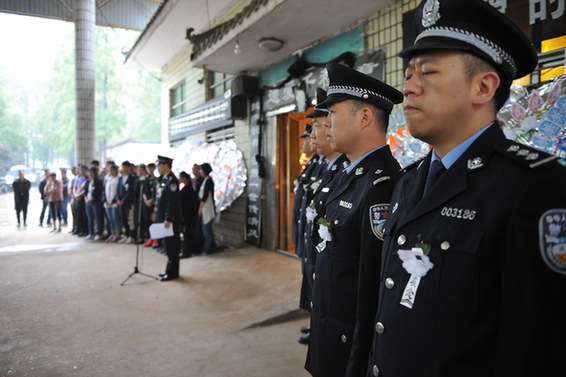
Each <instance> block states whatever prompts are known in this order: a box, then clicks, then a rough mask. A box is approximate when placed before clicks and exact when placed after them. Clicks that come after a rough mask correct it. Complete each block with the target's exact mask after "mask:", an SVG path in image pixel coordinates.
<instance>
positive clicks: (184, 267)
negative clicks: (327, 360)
mask: <svg viewBox="0 0 566 377" xmlns="http://www.w3.org/2000/svg"><path fill="white" fill-rule="evenodd" d="M33 189H35V190H37V189H36V188H35V187H34V188H32V190H33ZM39 206H40V203H39V198H38V196H37V195H35V194H34V195H33V196H32V203H31V206H30V218H29V221H28V222H29V226H28V227H27V228H26V229H18V228H17V227H16V226H15V224H16V221H15V215H14V211H13V199H12V194H11V193H9V194H2V195H0V276H1V280H0V376H41V377H51V376H53V377H62V376H105V377H108V376H119V377H130V376H132V377H134V376H135V377H140V376H141V377H145V376H147V377H153V376H163V377H165V376H191V377H192V376H204V377H217V376H218V377H220V376H223V377H224V376H236V377H239V376H242V377H243V376H246V377H253V376H258V377H260V376H261V377H279V376H281V377H283V376H285V377H305V376H308V375H309V374H308V373H307V372H305V371H304V369H303V364H304V359H305V355H306V349H307V348H306V347H305V346H302V345H300V344H298V343H297V339H298V337H299V336H300V333H299V327H300V326H302V325H305V324H307V323H308V317H307V316H306V314H305V313H304V312H303V311H300V310H298V309H297V303H298V293H299V288H300V264H299V261H298V260H297V259H295V258H291V257H287V256H284V255H281V254H278V253H274V252H269V251H265V250H261V249H255V248H243V249H238V250H228V251H226V252H223V253H220V254H216V255H212V256H199V257H193V258H190V259H183V260H182V261H181V276H182V277H181V278H180V279H178V280H175V281H170V282H161V281H156V280H155V279H153V278H150V277H147V276H144V275H142V274H134V275H133V276H132V277H131V278H130V279H128V280H127V281H126V283H125V284H124V285H123V286H121V285H120V284H121V283H122V282H123V281H124V280H125V279H126V278H127V277H128V276H129V275H130V274H131V273H132V272H134V265H135V260H136V254H137V251H136V250H137V247H136V246H135V245H121V244H106V243H104V242H93V241H83V240H80V239H78V238H77V237H76V236H71V235H70V234H68V230H67V229H65V230H64V231H63V232H62V233H59V234H51V233H49V232H48V229H46V228H39V227H38V221H37V219H38V212H39ZM139 256H140V264H139V266H140V271H141V272H143V273H147V274H149V275H153V276H156V275H157V274H158V273H160V272H162V271H163V269H164V266H165V263H166V257H165V256H163V255H161V254H159V253H157V252H155V251H153V250H152V249H150V248H143V246H140V247H139Z"/></svg>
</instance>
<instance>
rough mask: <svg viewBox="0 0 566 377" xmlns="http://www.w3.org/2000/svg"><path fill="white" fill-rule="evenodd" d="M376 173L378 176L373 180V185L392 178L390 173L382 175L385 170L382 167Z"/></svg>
mask: <svg viewBox="0 0 566 377" xmlns="http://www.w3.org/2000/svg"><path fill="white" fill-rule="evenodd" d="M374 174H375V175H377V176H378V178H377V179H375V180H374V181H373V185H374V186H375V185H377V184H378V183H381V182H385V181H390V180H391V176H389V175H383V176H381V175H382V174H383V170H382V169H377V170H376V171H375V173H374ZM374 178H375V177H374Z"/></svg>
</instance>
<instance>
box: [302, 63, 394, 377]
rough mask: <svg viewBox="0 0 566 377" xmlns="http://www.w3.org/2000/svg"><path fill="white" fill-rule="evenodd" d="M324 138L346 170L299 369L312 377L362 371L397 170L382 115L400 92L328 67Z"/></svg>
mask: <svg viewBox="0 0 566 377" xmlns="http://www.w3.org/2000/svg"><path fill="white" fill-rule="evenodd" d="M326 67H327V70H328V76H329V78H330V86H329V88H328V97H327V99H326V100H325V101H323V102H322V103H321V104H320V105H318V106H326V107H327V108H328V110H329V117H330V127H329V128H328V131H327V137H328V140H329V141H330V145H331V147H332V149H334V150H335V151H338V152H340V153H344V154H345V155H346V156H347V157H348V159H349V160H350V161H351V164H350V165H349V167H348V168H347V170H346V171H344V172H343V173H341V174H340V177H339V178H338V179H339V182H338V184H337V185H336V186H335V187H334V189H333V190H332V191H331V192H330V193H329V195H328V198H327V199H326V213H325V215H324V217H322V218H321V219H319V220H318V223H319V224H320V225H319V234H320V240H321V241H320V243H319V244H317V246H316V248H317V251H318V255H317V259H316V266H315V272H314V275H313V281H314V282H313V291H312V296H313V297H312V303H311V308H312V311H311V336H310V344H309V350H308V354H307V361H306V365H305V368H306V369H307V370H308V371H309V372H310V373H311V374H312V375H313V376H315V377H333V376H336V377H344V376H360V375H363V374H365V371H366V370H367V360H368V355H369V350H370V347H371V340H372V335H371V328H372V326H373V319H374V315H375V311H376V305H377V297H378V292H377V284H378V281H379V270H380V259H381V246H382V240H383V226H384V223H385V220H386V219H387V216H388V213H389V201H390V198H391V193H392V192H393V186H394V185H395V182H396V181H397V179H398V177H399V174H400V167H399V165H398V163H397V161H395V159H394V158H393V156H392V155H391V151H390V150H389V147H388V146H387V145H386V136H385V135H386V130H387V124H388V120H389V114H390V113H391V110H392V109H393V106H394V104H396V103H400V102H401V100H402V98H403V96H402V94H401V92H399V91H397V90H395V89H394V88H392V87H390V86H389V85H386V84H384V83H382V82H381V81H379V80H376V79H374V78H371V77H369V76H366V75H364V74H362V73H360V72H358V71H356V70H353V69H350V68H348V67H346V66H343V65H340V64H336V63H329V64H327V66H326Z"/></svg>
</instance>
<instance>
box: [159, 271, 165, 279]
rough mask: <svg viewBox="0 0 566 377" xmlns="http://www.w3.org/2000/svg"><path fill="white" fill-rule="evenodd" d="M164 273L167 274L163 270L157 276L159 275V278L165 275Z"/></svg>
mask: <svg viewBox="0 0 566 377" xmlns="http://www.w3.org/2000/svg"><path fill="white" fill-rule="evenodd" d="M165 275H167V274H166V273H165V272H163V273H161V274H159V275H157V276H159V277H160V278H162V277H163V276H165Z"/></svg>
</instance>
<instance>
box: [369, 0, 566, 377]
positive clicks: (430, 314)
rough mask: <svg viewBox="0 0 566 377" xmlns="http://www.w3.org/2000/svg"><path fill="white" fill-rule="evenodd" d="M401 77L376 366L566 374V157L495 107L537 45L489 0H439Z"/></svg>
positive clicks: (527, 67) (395, 372) (427, 5)
mask: <svg viewBox="0 0 566 377" xmlns="http://www.w3.org/2000/svg"><path fill="white" fill-rule="evenodd" d="M415 25H416V28H417V38H416V41H415V43H414V45H413V46H411V47H409V48H407V49H405V50H403V51H401V53H400V55H401V56H402V57H404V58H407V59H410V61H409V64H408V68H407V70H406V81H405V84H404V87H403V94H404V110H405V116H406V118H407V122H408V126H409V130H410V132H411V134H412V135H413V136H415V137H417V138H419V139H421V140H423V141H425V142H428V143H429V144H430V145H432V147H433V150H432V152H431V153H430V154H429V155H428V156H427V157H426V158H425V159H424V160H423V161H422V162H420V163H418V164H415V165H414V166H411V167H410V168H409V169H407V170H408V171H407V173H406V174H405V175H404V177H403V178H402V179H401V180H400V182H399V184H398V185H397V187H396V189H395V192H394V194H393V197H392V202H391V205H392V210H391V216H390V218H389V220H388V221H387V225H386V230H385V236H386V237H385V241H384V248H383V250H384V251H383V253H384V262H383V271H382V274H381V282H380V299H379V306H378V313H377V316H376V320H375V323H374V325H375V329H374V331H373V332H374V337H375V338H374V343H373V344H374V345H373V349H372V353H371V356H370V363H369V366H370V367H369V370H368V372H367V376H382V377H397V376H403V377H412V376H419V377H438V376H460V377H461V376H502V377H505V376H513V377H519V376H525V377H526V376H566V363H565V362H564V355H566V342H565V341H564V339H566V327H565V326H563V325H562V324H561V323H562V321H563V319H564V318H566V247H565V241H564V240H566V169H565V168H564V167H563V166H561V165H559V164H558V162H556V160H555V159H554V158H553V157H552V156H548V155H546V154H544V153H542V152H540V151H537V150H534V149H531V148H527V147H525V146H524V145H521V144H517V143H515V142H513V141H510V140H507V139H506V138H505V136H504V134H503V132H502V131H501V129H500V126H499V124H498V123H497V122H496V121H495V117H496V111H497V110H498V109H499V108H500V107H501V106H502V105H503V104H504V103H505V101H506V99H507V97H508V95H509V87H510V84H511V81H512V80H513V79H516V78H520V77H522V76H524V75H526V74H529V73H530V72H531V71H532V70H533V69H534V68H535V66H536V64H537V54H536V51H535V50H534V49H533V47H532V45H531V44H530V42H529V40H528V39H527V38H526V37H525V36H524V35H523V33H522V32H521V31H520V30H519V29H518V28H517V27H516V26H515V25H514V24H512V23H511V22H510V21H509V20H508V19H507V18H505V17H504V16H503V15H502V14H501V13H500V12H499V11H498V10H496V9H495V8H493V7H491V6H490V5H489V4H488V3H487V2H485V1H482V0H465V1H463V0H457V1H456V0H444V1H438V0H427V1H424V2H423V3H421V5H420V6H419V8H418V10H417V12H416V14H415Z"/></svg>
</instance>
